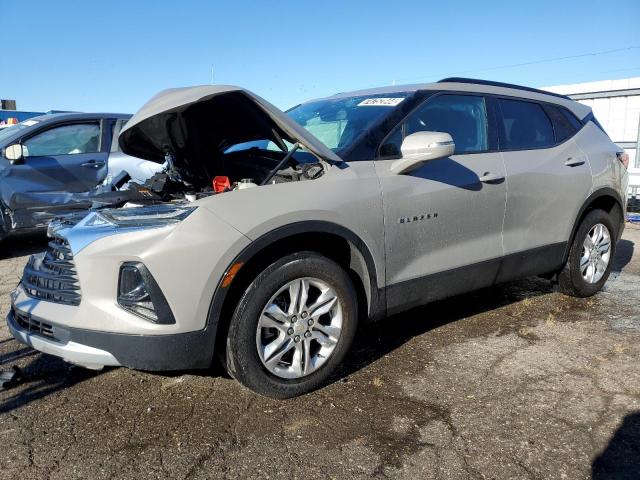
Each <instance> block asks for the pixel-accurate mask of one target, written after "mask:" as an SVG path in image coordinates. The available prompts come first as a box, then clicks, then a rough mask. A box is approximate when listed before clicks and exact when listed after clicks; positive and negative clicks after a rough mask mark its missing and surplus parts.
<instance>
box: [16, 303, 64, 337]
mask: <svg viewBox="0 0 640 480" xmlns="http://www.w3.org/2000/svg"><path fill="white" fill-rule="evenodd" d="M13 318H15V320H16V323H17V324H18V325H20V326H21V327H22V328H24V329H25V330H27V331H28V332H29V333H35V334H36V335H42V336H43V337H47V338H51V339H53V340H55V339H56V338H55V337H54V335H53V326H52V325H49V324H48V323H44V322H40V321H38V320H35V319H33V318H32V317H31V315H29V314H26V313H22V312H19V311H18V310H15V309H14V310H13Z"/></svg>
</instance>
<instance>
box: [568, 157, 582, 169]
mask: <svg viewBox="0 0 640 480" xmlns="http://www.w3.org/2000/svg"><path fill="white" fill-rule="evenodd" d="M564 164H565V165H566V166H567V167H577V166H578V165H584V159H582V158H573V157H569V158H567V161H566V162H564Z"/></svg>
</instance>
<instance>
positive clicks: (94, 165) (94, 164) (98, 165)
mask: <svg viewBox="0 0 640 480" xmlns="http://www.w3.org/2000/svg"><path fill="white" fill-rule="evenodd" d="M80 166H81V167H85V168H102V167H104V162H97V161H95V160H89V161H88V162H85V163H81V164H80Z"/></svg>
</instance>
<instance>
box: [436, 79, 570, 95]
mask: <svg viewBox="0 0 640 480" xmlns="http://www.w3.org/2000/svg"><path fill="white" fill-rule="evenodd" d="M438 83H473V84H476V85H490V86H492V87H502V88H513V89H515V90H524V91H526V92H534V93H542V94H544V95H551V96H553V97H559V98H564V99H565V100H571V99H570V98H569V97H567V96H566V95H560V94H559V93H553V92H547V91H546V90H540V89H537V88H532V87H523V86H522V85H514V84H512V83H503V82H494V81H492V80H479V79H476V78H464V77H448V78H443V79H442V80H438Z"/></svg>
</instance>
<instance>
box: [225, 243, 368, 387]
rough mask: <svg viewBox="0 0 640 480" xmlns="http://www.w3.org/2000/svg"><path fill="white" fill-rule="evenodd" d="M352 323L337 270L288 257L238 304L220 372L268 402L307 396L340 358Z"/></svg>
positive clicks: (348, 288) (320, 260) (347, 282)
mask: <svg viewBox="0 0 640 480" xmlns="http://www.w3.org/2000/svg"><path fill="white" fill-rule="evenodd" d="M357 318H358V316H357V296H356V292H355V289H354V287H353V283H352V282H351V279H350V278H349V276H348V275H347V273H346V272H345V271H344V269H342V268H341V267H340V266H339V265H338V264H337V263H335V262H334V261H332V260H330V259H329V258H327V257H324V256H322V255H320V254H318V253H315V252H299V253H294V254H291V255H288V256H286V257H284V258H282V259H280V260H278V261H276V262H274V263H273V264H271V265H270V266H269V267H267V268H266V269H265V270H264V271H262V272H261V273H260V274H259V275H258V276H257V277H256V278H255V279H254V280H253V282H251V284H250V285H249V287H248V288H247V290H246V291H245V292H244V294H243V295H242V297H241V298H240V301H239V302H238V305H237V307H236V309H235V312H234V314H233V317H232V319H231V323H230V325H229V332H228V336H227V345H226V355H225V357H226V362H225V363H226V367H227V370H228V372H229V374H230V375H231V376H232V377H234V378H235V379H236V380H238V381H239V382H240V383H241V384H242V385H244V386H245V387H247V388H249V389H250V390H253V391H254V392H256V393H258V394H260V395H264V396H267V397H272V398H289V397H294V396H298V395H302V394H304V393H307V392H310V391H312V390H315V389H317V388H319V387H320V386H322V385H324V383H325V382H326V381H327V379H328V378H329V377H330V375H331V374H332V373H333V371H334V370H335V369H336V367H337V366H338V365H339V364H340V362H342V360H343V359H344V356H345V355H346V353H347V351H348V349H349V347H350V346H351V343H352V341H353V338H354V336H355V332H356V329H357Z"/></svg>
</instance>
